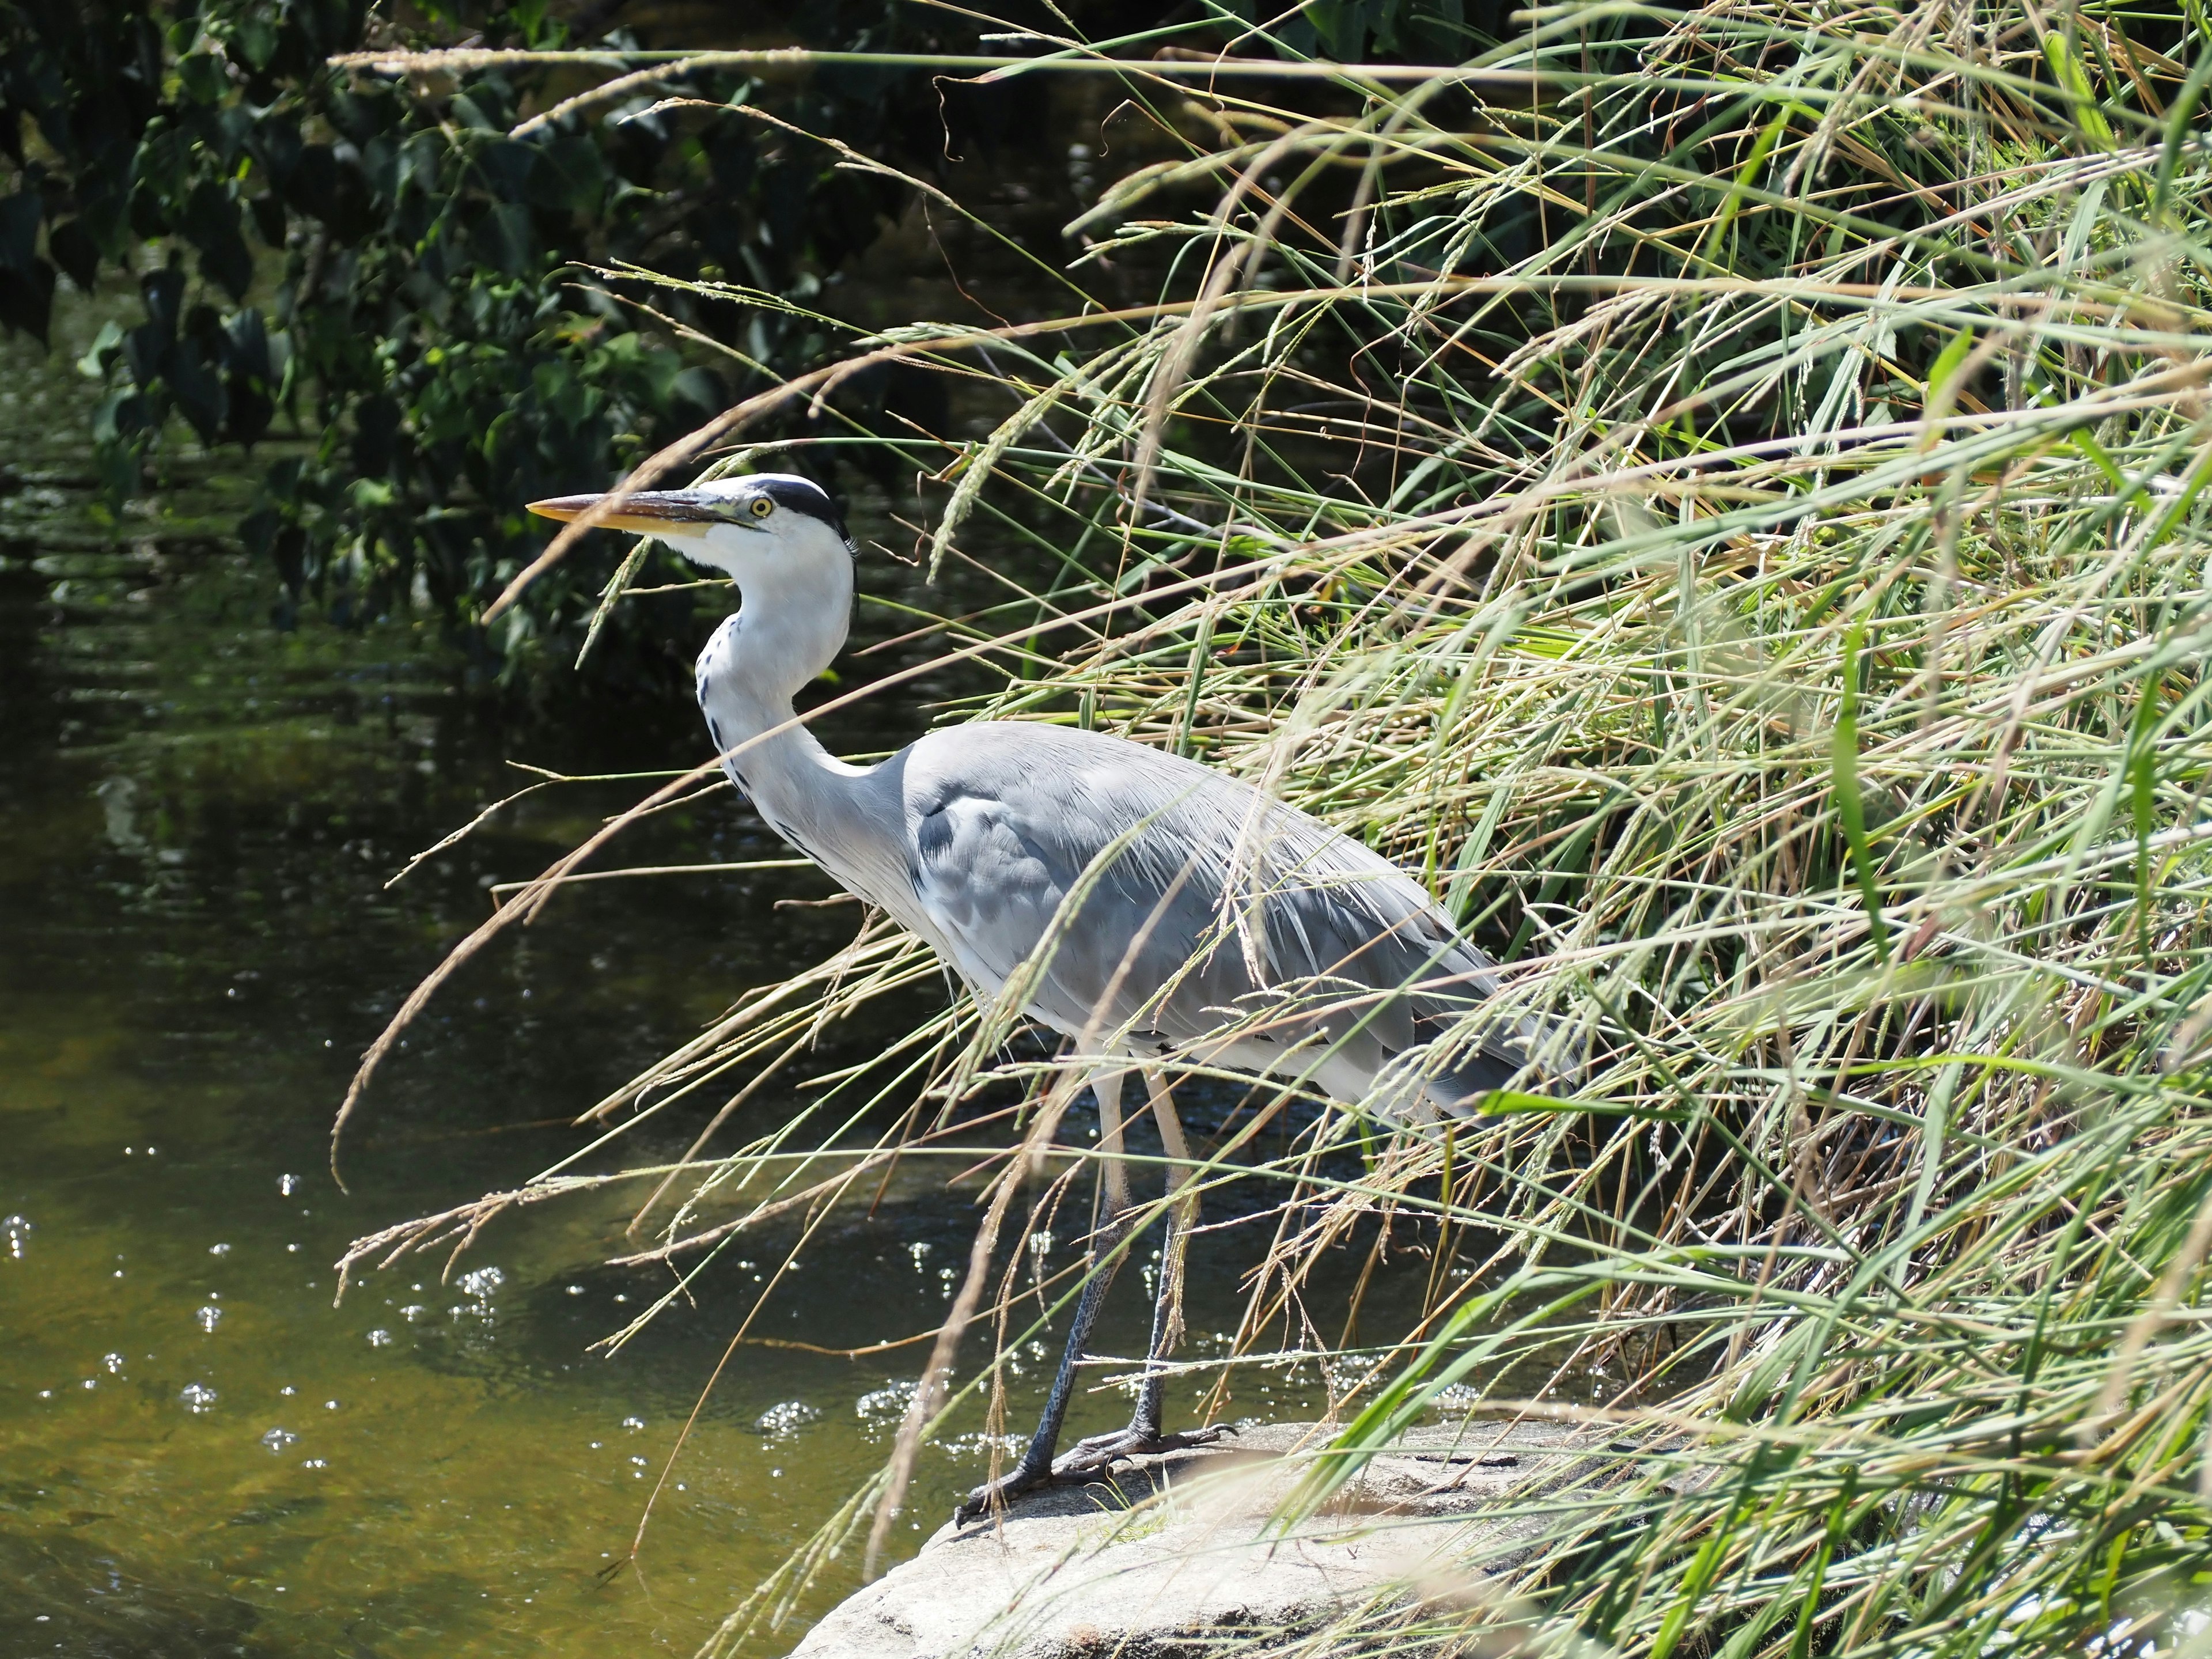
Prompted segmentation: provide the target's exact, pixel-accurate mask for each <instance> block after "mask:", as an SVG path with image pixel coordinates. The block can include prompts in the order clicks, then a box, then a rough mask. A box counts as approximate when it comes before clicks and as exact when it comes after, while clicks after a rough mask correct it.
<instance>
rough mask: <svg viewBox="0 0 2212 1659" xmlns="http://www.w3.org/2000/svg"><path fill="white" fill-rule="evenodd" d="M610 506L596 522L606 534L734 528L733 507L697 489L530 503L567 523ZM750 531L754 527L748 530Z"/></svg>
mask: <svg viewBox="0 0 2212 1659" xmlns="http://www.w3.org/2000/svg"><path fill="white" fill-rule="evenodd" d="M602 502H605V503H608V505H607V507H605V511H603V512H599V513H598V514H597V516H595V517H594V518H593V519H592V523H593V524H594V525H595V526H598V527H599V529H602V530H629V531H635V532H637V533H639V534H641V535H646V536H661V535H665V534H667V533H668V532H669V531H670V530H671V528H673V527H674V526H678V525H696V524H732V523H735V522H737V520H732V518H731V517H730V516H729V511H728V508H729V503H728V502H727V501H725V500H724V499H723V498H722V497H720V496H718V495H708V494H706V493H705V492H704V491H702V490H697V489H641V490H636V491H634V492H633V493H632V494H630V495H554V496H550V497H548V498H547V499H546V500H544V501H532V502H531V503H530V510H531V511H532V513H536V514H538V517H539V518H541V519H558V520H562V522H564V523H566V522H568V521H570V520H576V519H580V518H582V517H584V515H585V514H586V513H592V512H593V511H594V509H596V508H599V507H600V505H601V503H602ZM747 527H748V528H750V526H747Z"/></svg>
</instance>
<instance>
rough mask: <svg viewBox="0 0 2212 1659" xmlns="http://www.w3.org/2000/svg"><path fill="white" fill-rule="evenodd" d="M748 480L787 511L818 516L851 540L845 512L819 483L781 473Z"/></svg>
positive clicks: (816, 517) (840, 536)
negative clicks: (825, 492) (846, 526)
mask: <svg viewBox="0 0 2212 1659" xmlns="http://www.w3.org/2000/svg"><path fill="white" fill-rule="evenodd" d="M749 482H750V483H752V485H753V486H754V488H755V489H757V492H758V493H759V494H760V495H763V496H765V497H766V498H767V499H768V500H769V501H773V502H775V504H776V506H778V507H781V508H783V510H784V511H785V512H787V513H803V514H804V515H805V517H807V518H810V519H819V520H821V521H822V522H823V524H826V525H828V526H829V527H830V528H831V529H832V530H834V531H836V532H837V535H838V538H840V539H841V540H843V541H850V540H851V539H852V537H851V536H850V535H849V534H848V532H847V531H846V529H845V515H844V514H843V513H840V512H839V511H838V510H837V506H836V502H834V501H831V500H830V499H829V496H828V495H824V494H823V491H822V489H820V487H819V486H818V485H816V484H814V483H811V482H809V481H808V480H806V479H805V478H799V477H791V476H790V475H788V474H781V473H767V474H763V475H761V476H758V477H755V478H753V479H751V480H749Z"/></svg>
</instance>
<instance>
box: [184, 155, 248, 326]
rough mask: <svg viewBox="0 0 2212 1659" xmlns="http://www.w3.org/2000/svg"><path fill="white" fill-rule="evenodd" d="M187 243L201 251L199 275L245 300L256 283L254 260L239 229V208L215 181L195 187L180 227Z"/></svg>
mask: <svg viewBox="0 0 2212 1659" xmlns="http://www.w3.org/2000/svg"><path fill="white" fill-rule="evenodd" d="M181 228H182V229H183V231H184V235H185V240H186V241H188V242H190V243H191V245H192V246H194V247H196V248H197V249H198V250H199V255H200V274H201V275H202V276H205V277H207V278H208V279H209V280H210V282H213V283H219V284H220V285H221V286H222V288H223V289H226V290H227V291H228V293H229V295H230V297H231V298H232V299H234V300H243V299H244V298H245V297H246V289H248V288H249V287H251V286H252V283H253V256H252V254H251V253H249V252H246V238H245V237H244V236H243V235H242V234H240V231H239V227H238V204H237V203H236V202H235V201H234V200H233V199H232V197H231V195H230V192H229V191H227V190H225V189H224V188H223V187H222V185H219V184H217V183H216V182H215V180H213V179H202V180H201V181H200V182H199V183H198V184H197V185H193V186H192V194H191V200H190V201H189V202H187V203H186V204H185V216H184V223H183V225H182V227H181Z"/></svg>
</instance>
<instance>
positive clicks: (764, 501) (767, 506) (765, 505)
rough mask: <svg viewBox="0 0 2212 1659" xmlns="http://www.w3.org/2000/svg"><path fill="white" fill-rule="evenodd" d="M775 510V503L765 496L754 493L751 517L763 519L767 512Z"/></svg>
mask: <svg viewBox="0 0 2212 1659" xmlns="http://www.w3.org/2000/svg"><path fill="white" fill-rule="evenodd" d="M773 512H775V502H774V501H770V500H769V498H768V497H767V496H765V495H756V496H754V497H753V517H755V518H756V519H765V518H766V517H768V515H769V513H773Z"/></svg>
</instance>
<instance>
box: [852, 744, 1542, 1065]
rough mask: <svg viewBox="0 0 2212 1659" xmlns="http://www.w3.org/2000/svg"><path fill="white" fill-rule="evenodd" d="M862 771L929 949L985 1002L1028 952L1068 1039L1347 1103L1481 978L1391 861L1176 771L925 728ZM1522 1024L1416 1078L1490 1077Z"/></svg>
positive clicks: (1120, 747)
mask: <svg viewBox="0 0 2212 1659" xmlns="http://www.w3.org/2000/svg"><path fill="white" fill-rule="evenodd" d="M877 778H878V781H879V782H880V783H881V784H883V785H888V786H890V787H894V788H895V789H896V793H897V794H898V796H899V799H900V801H901V804H902V810H903V814H904V820H905V831H906V840H907V843H908V876H909V878H910V881H911V884H912V889H913V892H912V900H913V902H915V904H916V905H917V906H918V907H919V908H921V910H922V911H923V912H924V913H925V915H926V916H927V920H928V921H929V923H930V927H929V929H928V931H929V932H930V933H931V934H932V935H933V937H934V939H935V941H936V942H937V943H939V945H940V947H941V948H946V949H949V951H950V952H951V955H952V956H953V957H954V960H955V965H956V966H957V967H958V969H960V971H961V972H962V973H963V975H965V976H966V977H967V978H968V979H969V981H971V982H972V983H974V984H975V985H976V986H977V987H979V988H980V989H981V990H983V991H985V992H987V993H988V994H997V993H998V992H999V991H1000V990H1001V989H1002V988H1003V987H1005V985H1006V982H1007V981H1008V979H1009V978H1010V977H1011V976H1012V975H1014V974H1015V973H1017V972H1018V971H1025V970H1024V964H1025V963H1030V968H1029V969H1027V971H1033V972H1035V973H1036V982H1035V985H1034V987H1033V988H1032V990H1031V993H1030V995H1029V996H1028V997H1027V999H1026V1003H1027V1006H1028V1010H1029V1012H1030V1013H1031V1014H1033V1015H1034V1016H1035V1017H1036V1018H1038V1019H1040V1020H1042V1021H1043V1022H1044V1023H1046V1024H1049V1025H1051V1026H1053V1027H1054V1028H1056V1029H1058V1030H1061V1031H1063V1032H1066V1033H1067V1034H1069V1035H1071V1036H1087V1037H1089V1038H1090V1039H1091V1040H1092V1041H1093V1042H1115V1041H1118V1042H1121V1043H1124V1044H1126V1045H1127V1047H1128V1048H1130V1049H1131V1050H1132V1051H1133V1052H1136V1053H1138V1054H1146V1053H1154V1054H1164V1053H1171V1052H1180V1053H1184V1054H1189V1055H1191V1056H1193V1057H1194V1058H1198V1059H1203V1060H1210V1061H1212V1062H1213V1063H1218V1064H1223V1065H1227V1066H1234V1067H1237V1068H1238V1069H1245V1070H1253V1071H1273V1072H1279V1073H1282V1072H1288V1073H1298V1072H1305V1073H1309V1074H1310V1078H1311V1079H1312V1080H1313V1081H1314V1082H1315V1083H1316V1085H1318V1086H1319V1087H1321V1088H1322V1089H1323V1090H1324V1091H1326V1092H1328V1093H1330V1094H1333V1095H1338V1096H1340V1097H1358V1096H1360V1095H1364V1094H1365V1093H1366V1092H1367V1091H1368V1090H1369V1089H1370V1087H1371V1086H1372V1085H1373V1083H1374V1081H1375V1079H1376V1077H1378V1076H1379V1075H1380V1074H1381V1073H1383V1071H1384V1069H1385V1068H1386V1067H1387V1066H1389V1064H1390V1062H1391V1061H1392V1060H1395V1059H1397V1058H1399V1057H1400V1056H1401V1055H1404V1054H1407V1052H1408V1051H1409V1050H1412V1049H1413V1048H1417V1047H1419V1045H1422V1044H1425V1043H1429V1042H1434V1041H1435V1040H1436V1039H1437V1038H1438V1037H1440V1036H1444V1035H1446V1034H1447V1033H1448V1032H1450V1031H1451V1030H1453V1028H1454V1027H1455V1025H1456V1024H1459V1022H1461V1021H1462V1018H1464V1017H1466V1016H1468V1014H1469V1013H1471V1012H1473V1011H1474V1010H1475V1009H1477V1008H1478V1007H1479V1006H1480V1005H1482V1004H1483V1003H1484V1002H1485V1001H1486V1000H1487V999H1489V998H1491V997H1492V995H1494V994H1495V993H1496V991H1497V989H1498V986H1497V982H1496V980H1495V979H1494V977H1493V976H1492V968H1493V967H1494V964H1493V963H1491V962H1490V960H1489V959H1488V958H1487V957H1485V956H1483V954H1482V953H1481V952H1480V951H1477V950H1476V949H1475V948H1474V946H1473V945H1469V944H1468V943H1467V941H1466V940H1464V939H1462V938H1461V937H1460V936H1459V934H1458V933H1457V932H1456V930H1455V928H1454V927H1453V926H1452V924H1451V922H1450V920H1449V918H1448V917H1447V916H1446V915H1444V914H1443V912H1442V911H1441V910H1440V909H1439V908H1437V905H1436V904H1435V902H1433V901H1432V900H1431V898H1430V896H1429V895H1428V894H1427V892H1426V891H1425V890H1423V889H1422V887H1421V886H1420V884H1419V883H1418V882H1416V881H1414V880H1413V878H1411V877H1409V876H1407V874H1406V873H1405V872H1403V871H1401V870H1400V869H1399V868H1398V867H1397V866H1395V865H1394V864H1392V863H1390V862H1389V860H1387V859H1384V858H1383V857H1381V856H1380V855H1378V854H1375V853H1373V852H1370V850H1369V849H1368V848H1364V847H1363V846H1361V845H1360V844H1359V843H1358V842H1355V841H1353V840H1352V839H1351V838H1350V837H1348V836H1344V835H1342V834H1340V833H1339V832H1338V831H1336V830H1334V829H1330V828H1329V827H1328V825H1326V824H1323V823H1320V822H1319V821H1318V820H1316V819H1315V818H1313V817H1310V816H1308V815H1307V814H1305V813H1304V812H1301V811H1297V809H1296V808H1294V807H1291V806H1287V805H1284V804H1283V803H1282V802H1280V801H1277V800H1273V799H1270V798H1269V797H1267V796H1266V795H1264V794H1262V793H1261V792H1260V791H1258V790H1256V789H1255V788H1253V787H1251V786H1250V785H1249V784H1246V783H1244V782H1243V781H1241V780H1238V779H1236V778H1232V777H1230V776H1227V775H1224V774H1222V773H1218V772H1215V771H1212V770H1210V769H1207V768H1206V767H1204V766H1201V765H1199V764H1198V763H1195V762H1192V761H1188V760H1184V759H1182V758H1180V757H1176V756H1173V755H1167V754H1163V753H1161V752H1159V751H1158V750H1152V749H1148V748H1146V747H1145V746H1143V745H1142V744H1133V743H1129V742H1126V741H1124V740H1122V739H1121V738H1110V737H1105V736H1103V735H1100V734H1098V733H1096V732H1077V731H1070V730H1067V729H1066V728H1062V727H1058V726H1042V725H1032V724H1026V723H1014V722H988V721H987V722H979V723H976V724H974V725H969V726H955V727H949V728H947V729H945V730H944V731H940V732H933V733H932V734H930V735H929V736H928V737H927V738H923V739H922V740H921V742H919V743H917V744H914V745H913V746H912V747H910V748H909V749H908V750H903V751H902V753H900V754H899V755H897V756H896V757H893V758H892V759H891V760H890V761H889V762H886V763H884V767H883V768H882V769H879V770H878V774H877ZM902 897H904V895H902ZM893 908H901V907H896V906H895V907H893ZM1041 945H1042V946H1043V947H1044V948H1043V949H1042V950H1040V948H1039V947H1040V946H1041ZM1033 955H1034V956H1035V957H1036V961H1035V962H1034V963H1031V961H1030V959H1031V957H1032V956H1033ZM1531 1034H1532V1033H1531V1031H1530V1030H1529V1029H1528V1027H1526V1026H1525V1024H1524V1025H1519V1026H1503V1025H1501V1026H1500V1027H1499V1028H1498V1029H1496V1030H1491V1031H1487V1032H1485V1033H1483V1034H1482V1035H1481V1036H1480V1038H1476V1039H1468V1040H1464V1041H1455V1042H1454V1043H1453V1044H1451V1045H1449V1046H1450V1047H1451V1048H1453V1050H1454V1058H1453V1059H1452V1060H1450V1061H1449V1063H1446V1064H1444V1065H1443V1066H1442V1068H1441V1074H1439V1075H1436V1076H1434V1077H1433V1078H1432V1079H1431V1082H1430V1084H1429V1085H1428V1087H1427V1090H1426V1092H1427V1093H1429V1094H1430V1095H1431V1097H1434V1098H1437V1099H1438V1100H1440V1101H1443V1102H1444V1103H1451V1102H1452V1101H1453V1100H1454V1099H1455V1098H1456V1097H1463V1096H1465V1095H1467V1094H1468V1093H1472V1092H1474V1091H1477V1090H1480V1089H1486V1088H1495V1087H1498V1086H1500V1085H1503V1084H1504V1083H1505V1082H1506V1081H1507V1080H1508V1079H1510V1077H1511V1076H1512V1075H1513V1073H1516V1072H1518V1071H1520V1070H1521V1069H1522V1068H1523V1067H1524V1066H1526V1065H1527V1064H1528V1058H1529V1056H1528V1053H1527V1052H1526V1041H1527V1039H1528V1036H1530V1035H1531ZM1462 1036H1464V1034H1462Z"/></svg>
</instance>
